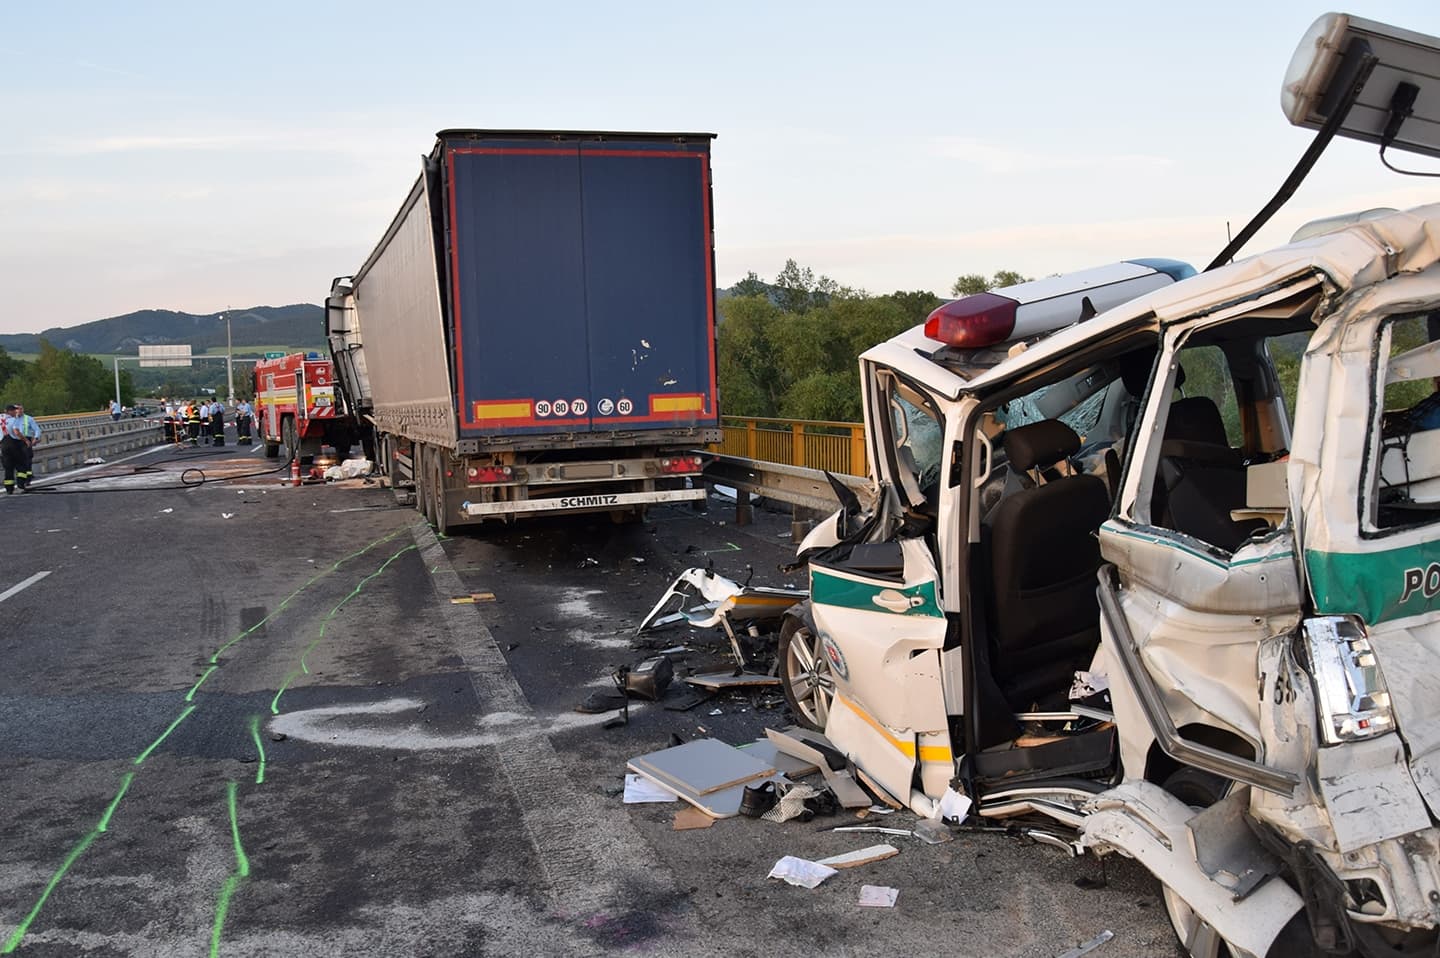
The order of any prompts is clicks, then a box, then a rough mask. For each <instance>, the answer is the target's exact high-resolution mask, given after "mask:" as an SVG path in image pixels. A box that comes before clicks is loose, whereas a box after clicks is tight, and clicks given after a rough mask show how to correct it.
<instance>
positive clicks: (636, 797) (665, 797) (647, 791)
mask: <svg viewBox="0 0 1440 958" xmlns="http://www.w3.org/2000/svg"><path fill="white" fill-rule="evenodd" d="M679 800H680V796H679V795H676V794H675V793H674V792H672V791H670V789H668V788H666V787H665V786H663V785H657V784H655V783H654V782H652V781H650V780H649V779H648V778H644V777H642V776H640V775H638V774H636V773H635V772H631V773H629V774H628V775H626V776H625V798H624V801H625V804H626V805H644V804H648V803H651V802H678V801H679Z"/></svg>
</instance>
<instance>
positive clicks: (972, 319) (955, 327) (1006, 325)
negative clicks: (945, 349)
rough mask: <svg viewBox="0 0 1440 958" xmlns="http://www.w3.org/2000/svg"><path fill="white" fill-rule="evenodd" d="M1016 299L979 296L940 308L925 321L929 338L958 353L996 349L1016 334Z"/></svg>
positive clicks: (986, 294)
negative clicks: (1012, 334)
mask: <svg viewBox="0 0 1440 958" xmlns="http://www.w3.org/2000/svg"><path fill="white" fill-rule="evenodd" d="M1018 305H1019V304H1018V303H1016V302H1015V300H1013V299H1007V298H1005V297H1004V296H996V295H995V294H994V293H976V294H975V295H974V296H966V297H965V298H964V299H957V300H953V301H952V302H949V303H945V304H943V305H941V306H938V307H936V309H935V311H934V312H932V313H931V314H930V315H929V317H927V318H926V320H925V337H926V338H927V339H934V340H938V341H939V342H942V343H944V344H945V345H947V346H954V347H956V348H957V349H978V348H980V347H982V346H993V345H995V344H996V343H1003V342H1005V340H1007V339H1009V338H1010V334H1011V333H1012V332H1014V330H1015V308H1016V307H1017V306H1018Z"/></svg>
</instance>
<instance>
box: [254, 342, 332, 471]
mask: <svg viewBox="0 0 1440 958" xmlns="http://www.w3.org/2000/svg"><path fill="white" fill-rule="evenodd" d="M255 420H256V422H257V423H258V428H259V430H260V437H261V441H262V442H264V443H265V455H266V456H267V457H269V458H271V459H274V458H275V457H277V456H279V455H280V446H281V445H284V446H285V449H286V451H287V454H288V455H289V456H290V457H292V458H293V457H294V456H296V455H297V454H298V455H299V457H300V461H301V462H308V461H309V460H311V459H314V458H315V456H316V455H318V454H319V453H320V451H321V447H322V446H333V447H334V448H335V451H336V452H337V453H338V454H339V455H340V456H342V457H343V456H345V455H346V454H348V453H349V451H350V447H351V446H352V445H353V444H354V442H355V435H356V429H355V422H354V420H353V419H352V418H351V417H349V416H347V415H345V414H344V413H343V412H342V411H341V410H340V409H339V408H337V404H336V394H335V368H334V366H333V365H332V363H331V362H330V360H328V359H321V358H320V354H319V353H290V354H289V355H285V356H271V355H267V356H266V358H265V359H262V360H261V361H260V362H257V363H256V364H255Z"/></svg>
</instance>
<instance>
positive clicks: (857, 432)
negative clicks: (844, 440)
mask: <svg viewBox="0 0 1440 958" xmlns="http://www.w3.org/2000/svg"><path fill="white" fill-rule="evenodd" d="M867 474H868V473H867V471H866V469H865V427H864V426H851V427H850V475H852V476H864V475H867Z"/></svg>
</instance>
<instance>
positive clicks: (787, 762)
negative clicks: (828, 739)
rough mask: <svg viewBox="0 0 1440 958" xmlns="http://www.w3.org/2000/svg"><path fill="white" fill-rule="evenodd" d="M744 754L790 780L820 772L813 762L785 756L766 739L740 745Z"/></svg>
mask: <svg viewBox="0 0 1440 958" xmlns="http://www.w3.org/2000/svg"><path fill="white" fill-rule="evenodd" d="M740 748H742V749H744V751H745V754H747V755H751V756H753V757H755V758H757V759H759V760H760V761H762V762H764V763H765V764H766V765H769V766H771V767H772V768H774V769H775V770H776V771H779V772H784V773H785V774H786V775H788V776H789V777H790V778H804V777H805V776H806V775H814V774H815V773H816V772H818V771H820V766H818V765H816V764H815V763H814V762H807V761H806V760H805V759H803V758H795V757H794V756H792V755H786V754H785V753H784V752H782V751H780V750H779V749H777V748H776V747H775V743H774V742H772V741H770V740H769V739H768V738H762V739H756V740H755V741H753V742H751V743H750V744H748V745H741V746H740Z"/></svg>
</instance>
